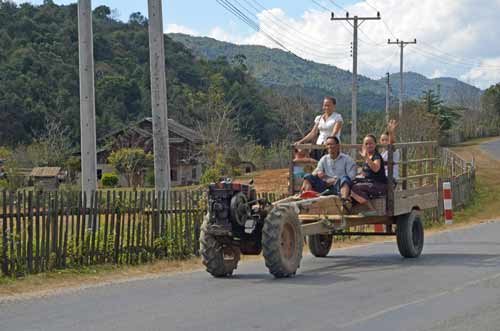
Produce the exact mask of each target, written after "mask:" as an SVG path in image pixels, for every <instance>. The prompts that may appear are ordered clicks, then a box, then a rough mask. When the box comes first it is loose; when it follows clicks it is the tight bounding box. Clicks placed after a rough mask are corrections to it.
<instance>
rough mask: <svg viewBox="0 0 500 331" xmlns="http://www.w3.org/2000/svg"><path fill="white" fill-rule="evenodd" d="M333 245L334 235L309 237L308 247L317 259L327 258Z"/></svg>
mask: <svg viewBox="0 0 500 331" xmlns="http://www.w3.org/2000/svg"><path fill="white" fill-rule="evenodd" d="M332 244H333V235H331V234H313V235H310V236H307V245H308V246H309V251H311V254H312V255H314V256H316V257H325V256H327V255H328V253H329V252H330V249H331V248H332Z"/></svg>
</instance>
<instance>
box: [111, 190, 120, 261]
mask: <svg viewBox="0 0 500 331" xmlns="http://www.w3.org/2000/svg"><path fill="white" fill-rule="evenodd" d="M121 197H122V192H120V193H119V195H118V207H117V209H116V211H115V212H116V229H115V242H114V252H113V253H114V255H113V258H114V263H116V264H118V263H119V256H120V255H119V248H120V219H121V208H122V204H121V202H122V199H121ZM113 202H114V201H113ZM113 214H114V213H113Z"/></svg>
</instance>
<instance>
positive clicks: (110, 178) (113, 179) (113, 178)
mask: <svg viewBox="0 0 500 331" xmlns="http://www.w3.org/2000/svg"><path fill="white" fill-rule="evenodd" d="M101 184H102V185H103V186H104V187H115V186H116V185H118V175H117V174H114V173H105V174H103V175H102V178H101Z"/></svg>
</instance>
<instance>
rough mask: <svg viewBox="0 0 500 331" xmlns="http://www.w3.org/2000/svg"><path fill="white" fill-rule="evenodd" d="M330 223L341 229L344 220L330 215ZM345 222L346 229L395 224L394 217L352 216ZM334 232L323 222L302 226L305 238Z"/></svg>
mask: <svg viewBox="0 0 500 331" xmlns="http://www.w3.org/2000/svg"><path fill="white" fill-rule="evenodd" d="M325 216H326V215H325ZM301 217H302V215H301V216H299V218H301ZM325 218H326V217H325ZM316 220H317V219H316ZM328 221H329V222H330V223H331V224H332V225H333V226H334V227H335V228H340V227H341V222H342V220H341V217H339V216H338V215H333V216H331V217H330V215H329V217H328ZM345 221H346V228H350V227H354V226H360V225H371V224H393V223H394V219H393V218H392V217H389V216H379V217H353V216H351V217H346V218H345ZM332 231H333V228H332V227H331V226H327V225H325V223H324V222H323V221H322V220H319V221H317V222H313V223H308V224H303V225H302V234H303V235H305V236H307V235H313V234H328V233H332Z"/></svg>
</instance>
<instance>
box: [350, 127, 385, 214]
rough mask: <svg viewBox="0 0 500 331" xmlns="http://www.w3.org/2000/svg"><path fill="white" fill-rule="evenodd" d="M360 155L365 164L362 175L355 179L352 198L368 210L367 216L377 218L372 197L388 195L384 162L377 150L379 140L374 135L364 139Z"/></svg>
mask: <svg viewBox="0 0 500 331" xmlns="http://www.w3.org/2000/svg"><path fill="white" fill-rule="evenodd" d="M360 155H361V157H362V158H363V160H364V161H365V162H364V164H363V169H362V172H361V174H360V175H358V177H357V178H356V179H355V181H354V185H353V186H352V188H351V196H352V198H353V199H354V200H356V201H357V202H359V203H360V204H362V205H365V206H366V207H367V208H368V211H367V212H365V213H364V215H365V216H376V215H377V213H376V209H375V208H374V207H373V205H372V203H371V202H370V197H373V196H381V195H384V194H386V192H387V177H386V175H385V168H384V160H383V158H382V155H380V153H379V152H378V150H377V138H375V136H374V135H371V134H370V135H367V136H366V137H365V138H364V139H363V147H362V150H361V152H360Z"/></svg>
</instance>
